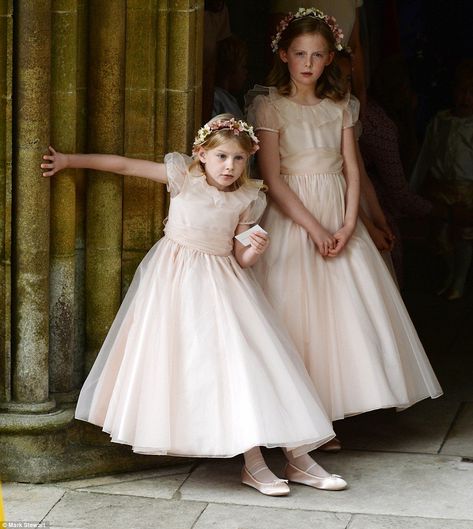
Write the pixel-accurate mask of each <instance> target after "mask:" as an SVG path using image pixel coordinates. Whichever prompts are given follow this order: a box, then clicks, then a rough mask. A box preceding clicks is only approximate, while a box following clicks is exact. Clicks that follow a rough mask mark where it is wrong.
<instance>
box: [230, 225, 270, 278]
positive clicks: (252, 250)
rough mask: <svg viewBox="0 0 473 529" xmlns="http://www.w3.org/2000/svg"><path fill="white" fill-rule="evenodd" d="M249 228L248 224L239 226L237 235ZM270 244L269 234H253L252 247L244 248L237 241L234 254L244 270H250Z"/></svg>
mask: <svg viewBox="0 0 473 529" xmlns="http://www.w3.org/2000/svg"><path fill="white" fill-rule="evenodd" d="M249 227H250V226H248V224H239V225H238V227H237V229H236V232H235V235H238V234H240V233H242V232H244V231H246V230H247V229H248V228H249ZM268 244H269V237H268V234H266V233H263V232H256V233H252V234H251V235H250V246H243V244H241V243H240V242H239V241H237V240H235V243H234V245H233V254H234V255H235V258H236V260H237V261H238V264H239V265H240V266H241V267H242V268H248V267H250V266H253V265H254V264H255V263H256V261H257V260H258V259H259V258H260V255H262V254H263V253H264V252H265V251H266V249H267V247H268Z"/></svg>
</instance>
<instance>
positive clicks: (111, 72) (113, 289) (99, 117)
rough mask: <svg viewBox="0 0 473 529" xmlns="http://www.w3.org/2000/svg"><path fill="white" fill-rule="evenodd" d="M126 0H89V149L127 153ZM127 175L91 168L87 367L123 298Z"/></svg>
mask: <svg viewBox="0 0 473 529" xmlns="http://www.w3.org/2000/svg"><path fill="white" fill-rule="evenodd" d="M125 21H126V0H94V2H90V4H89V50H90V53H89V84H88V88H89V89H88V116H89V119H88V134H89V144H88V150H89V152H99V153H104V154H111V153H113V154H122V153H123V103H124V85H125ZM121 226H122V179H121V178H120V177H119V176H117V175H113V174H110V173H103V172H97V171H90V172H89V177H88V185H87V249H86V305H87V323H86V328H87V330H86V332H87V353H86V369H87V370H88V369H90V367H91V366H92V364H93V362H94V360H95V357H96V355H97V352H98V350H99V349H100V346H101V345H102V342H103V340H104V338H105V336H106V334H107V331H108V329H109V328H110V325H111V323H112V321H113V318H114V317H115V314H116V312H117V310H118V307H119V305H120V299H121V243H122V230H121Z"/></svg>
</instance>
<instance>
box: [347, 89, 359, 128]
mask: <svg viewBox="0 0 473 529" xmlns="http://www.w3.org/2000/svg"><path fill="white" fill-rule="evenodd" d="M344 103H345V106H344V109H343V128H344V129H348V128H350V127H354V126H355V124H356V122H357V121H358V120H359V117H360V102H359V101H358V99H357V98H356V97H355V96H352V95H350V96H349V97H348V98H347V99H346V100H345V101H344Z"/></svg>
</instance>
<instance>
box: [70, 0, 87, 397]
mask: <svg viewBox="0 0 473 529" xmlns="http://www.w3.org/2000/svg"><path fill="white" fill-rule="evenodd" d="M87 3H88V0H78V1H77V36H78V40H77V72H76V97H77V115H76V120H77V121H76V131H77V135H76V149H77V152H85V150H86V147H87V48H88V38H87V35H88V21H87ZM86 183H87V177H86V174H85V171H84V170H77V171H76V174H75V184H76V204H75V210H76V229H75V234H76V240H75V279H74V285H75V292H74V371H73V379H74V387H76V388H78V387H80V386H81V385H82V381H83V379H84V364H85V359H84V357H85V350H86V346H85V343H86V342H85V338H86V336H85V317H86V316H85V230H86V194H87V193H86Z"/></svg>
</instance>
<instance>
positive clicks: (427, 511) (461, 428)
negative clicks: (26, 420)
mask: <svg viewBox="0 0 473 529" xmlns="http://www.w3.org/2000/svg"><path fill="white" fill-rule="evenodd" d="M408 250H409V247H408ZM407 257H408V263H409V274H408V277H407V283H406V289H405V299H406V303H407V305H408V307H409V310H410V312H411V314H412V317H413V319H414V322H415V324H416V326H417V328H418V330H419V334H420V336H421V338H422V340H423V342H424V344H425V347H426V350H427V351H428V354H429V356H430V358H431V361H432V364H433V366H434V368H435V370H436V372H437V374H438V376H439V379H440V381H441V383H442V385H443V387H444V390H445V395H444V396H443V397H441V398H439V399H436V400H434V401H432V400H430V401H424V402H421V403H419V404H417V405H415V406H413V407H412V408H410V409H409V410H407V411H404V412H401V413H396V412H395V411H393V410H383V411H376V412H372V413H368V414H364V415H361V416H357V417H352V418H350V419H346V420H344V421H341V422H339V423H336V430H337V433H338V435H339V436H340V438H341V439H342V442H343V446H344V450H343V451H342V452H341V453H340V454H338V455H329V454H317V453H316V454H315V455H316V457H317V459H318V460H319V462H321V463H322V464H323V465H325V466H326V467H327V468H328V469H329V470H330V471H332V472H336V473H340V474H343V476H344V477H345V478H346V479H347V481H348V482H349V484H350V487H349V488H348V489H347V490H345V491H342V492H325V491H318V490H315V489H310V488H308V487H303V486H298V485H292V486H291V495H290V496H288V497H283V498H269V497H266V496H263V495H261V494H259V493H258V492H256V491H254V490H253V489H250V488H248V487H243V486H241V485H240V482H239V471H240V468H241V460H240V459H239V458H235V459H231V460H211V461H209V460H199V461H194V462H190V463H183V464H179V465H175V466H173V467H168V468H162V469H159V470H152V471H146V472H137V473H128V474H121V475H110V476H104V477H97V478H93V479H84V480H79V481H69V482H62V483H54V484H44V485H29V484H23V483H5V484H4V486H3V494H4V503H5V510H6V517H7V520H9V521H11V522H14V521H22V522H25V521H29V522H35V524H34V525H30V526H29V527H34V526H38V527H41V526H48V527H51V528H54V529H66V528H68V529H148V528H150V529H151V528H153V529H191V528H192V529H210V528H214V529H267V528H268V529H473V383H472V374H473V369H472V368H473V345H472V344H473V325H472V323H473V288H472V287H473V285H472V282H471V281H470V285H469V290H468V293H467V295H466V296H465V297H464V298H463V299H462V300H459V301H455V302H447V301H445V300H443V299H442V298H439V297H437V296H435V295H433V294H432V290H433V286H432V285H434V284H435V281H436V275H437V274H438V267H437V269H436V267H435V266H434V267H432V264H431V263H430V262H428V260H427V258H426V257H424V255H423V254H419V253H418V252H416V250H415V247H412V248H411V249H410V250H409V251H408V255H407ZM268 460H269V461H270V463H271V464H272V466H273V467H274V468H275V469H276V470H280V469H281V467H282V464H283V462H282V457H281V454H280V453H279V452H278V451H277V450H272V451H268ZM41 522H47V524H46V523H44V524H43V525H38V524H40V523H41ZM12 527H13V525H12ZM21 527H24V525H21Z"/></svg>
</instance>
